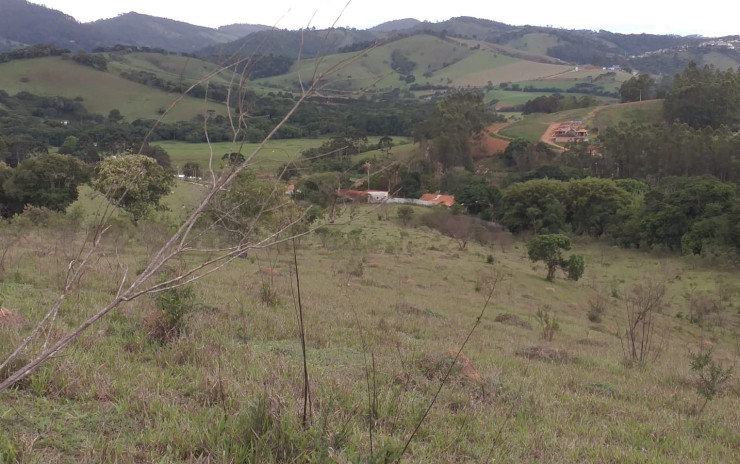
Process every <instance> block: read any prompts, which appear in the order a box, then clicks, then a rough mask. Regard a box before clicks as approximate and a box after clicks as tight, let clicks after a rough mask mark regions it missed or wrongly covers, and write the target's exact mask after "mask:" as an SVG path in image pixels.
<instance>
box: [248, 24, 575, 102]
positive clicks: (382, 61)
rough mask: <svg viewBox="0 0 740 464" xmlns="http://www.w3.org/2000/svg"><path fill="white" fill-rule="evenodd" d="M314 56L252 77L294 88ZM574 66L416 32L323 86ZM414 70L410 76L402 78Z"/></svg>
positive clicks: (511, 78) (459, 80) (331, 60)
mask: <svg viewBox="0 0 740 464" xmlns="http://www.w3.org/2000/svg"><path fill="white" fill-rule="evenodd" d="M394 54H395V56H398V55H400V56H402V57H403V59H404V60H406V63H407V64H408V63H410V64H408V66H409V68H410V70H405V72H399V70H398V69H394ZM355 55H356V54H355V53H342V54H336V55H330V56H328V57H326V58H324V59H323V60H321V62H320V65H319V68H318V69H319V71H320V72H326V71H327V70H329V69H331V68H332V67H335V66H337V65H339V64H340V63H341V62H343V61H345V60H351V59H352V58H353V57H354V56H355ZM316 64H317V61H315V60H305V61H303V62H301V63H300V65H297V64H296V65H294V66H293V69H292V70H291V72H290V73H288V74H284V75H281V76H275V77H269V78H264V79H258V80H256V82H257V83H259V84H261V85H264V86H265V87H275V88H281V89H289V90H295V89H297V88H298V81H299V76H300V77H301V79H303V80H304V82H305V81H306V79H310V77H311V76H312V75H313V73H314V69H315V67H316ZM572 69H573V67H572V66H568V65H564V64H551V63H543V62H536V61H529V60H523V59H521V58H518V57H512V56H508V55H506V54H503V53H501V51H500V50H499V49H495V48H492V47H485V46H481V43H480V42H477V41H460V40H458V39H454V38H444V39H443V38H440V37H437V36H432V35H426V34H424V35H414V36H410V37H406V38H402V39H399V40H395V41H392V42H388V43H385V44H382V45H380V46H378V47H376V48H374V49H372V50H370V51H368V52H367V53H366V54H365V55H363V56H361V57H360V58H357V59H355V60H354V61H352V62H351V63H349V64H348V65H347V66H345V67H343V68H342V69H341V70H337V71H335V72H333V73H332V74H331V75H327V76H326V77H327V78H328V80H329V81H330V84H329V85H328V86H327V89H331V90H334V91H339V92H346V91H357V90H360V89H366V88H369V87H372V88H375V89H382V90H391V89H393V88H400V89H411V90H414V89H415V88H417V87H420V86H427V87H428V86H439V87H444V88H446V87H449V88H460V87H485V86H487V85H489V83H493V84H499V83H501V82H517V81H520V80H533V79H538V78H546V77H551V76H554V75H558V74H562V73H564V72H567V71H570V70H572ZM404 76H413V80H403V77H404Z"/></svg>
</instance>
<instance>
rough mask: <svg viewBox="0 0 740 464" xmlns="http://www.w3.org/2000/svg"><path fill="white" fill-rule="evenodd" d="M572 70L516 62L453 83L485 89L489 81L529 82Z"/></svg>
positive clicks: (557, 66) (544, 64)
mask: <svg viewBox="0 0 740 464" xmlns="http://www.w3.org/2000/svg"><path fill="white" fill-rule="evenodd" d="M569 69H572V67H571V66H567V65H560V64H549V63H537V62H533V61H524V60H518V61H515V62H512V63H507V64H504V65H502V66H499V67H497V68H495V69H489V70H484V71H478V72H474V73H470V74H469V75H467V76H463V77H460V78H459V79H457V80H456V81H455V85H458V86H468V85H469V86H471V87H485V86H486V85H487V83H488V82H489V81H490V82H491V83H493V84H494V85H498V84H501V83H502V82H521V81H530V80H535V79H538V78H543V77H550V76H555V75H559V74H562V73H564V72H567V71H568V70H569Z"/></svg>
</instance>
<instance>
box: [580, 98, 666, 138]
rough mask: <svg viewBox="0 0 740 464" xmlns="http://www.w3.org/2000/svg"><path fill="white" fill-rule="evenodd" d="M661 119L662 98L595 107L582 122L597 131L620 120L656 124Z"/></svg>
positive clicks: (614, 124)
mask: <svg viewBox="0 0 740 464" xmlns="http://www.w3.org/2000/svg"><path fill="white" fill-rule="evenodd" d="M661 121H663V100H646V101H642V102H630V103H620V104H615V105H608V106H603V107H599V108H597V109H595V110H594V111H593V112H592V113H591V114H590V115H588V116H587V117H585V118H584V121H583V122H584V123H585V124H586V125H587V126H588V127H590V128H591V129H596V131H597V132H601V131H605V130H606V129H608V128H609V127H611V126H616V125H618V124H619V123H620V122H625V123H628V124H629V123H630V122H636V123H643V124H657V123H659V122H661Z"/></svg>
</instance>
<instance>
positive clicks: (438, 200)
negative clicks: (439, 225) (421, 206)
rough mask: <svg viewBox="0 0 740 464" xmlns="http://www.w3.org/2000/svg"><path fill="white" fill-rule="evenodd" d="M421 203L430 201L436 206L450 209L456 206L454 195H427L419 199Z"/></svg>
mask: <svg viewBox="0 0 740 464" xmlns="http://www.w3.org/2000/svg"><path fill="white" fill-rule="evenodd" d="M419 199H420V200H421V201H429V202H431V203H434V204H435V205H445V206H447V207H448V208H449V207H450V206H452V205H454V204H455V196H454V195H439V194H437V193H425V194H424V195H422V196H421V198H419Z"/></svg>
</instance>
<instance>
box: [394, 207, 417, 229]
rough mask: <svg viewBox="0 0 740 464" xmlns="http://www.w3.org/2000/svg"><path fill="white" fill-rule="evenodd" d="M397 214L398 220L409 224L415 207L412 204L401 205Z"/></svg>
mask: <svg viewBox="0 0 740 464" xmlns="http://www.w3.org/2000/svg"><path fill="white" fill-rule="evenodd" d="M397 214H398V220H399V221H401V223H402V224H403V225H408V223H409V222H411V219H412V218H413V217H414V208H412V207H410V206H400V207H399V208H398V213H397Z"/></svg>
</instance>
